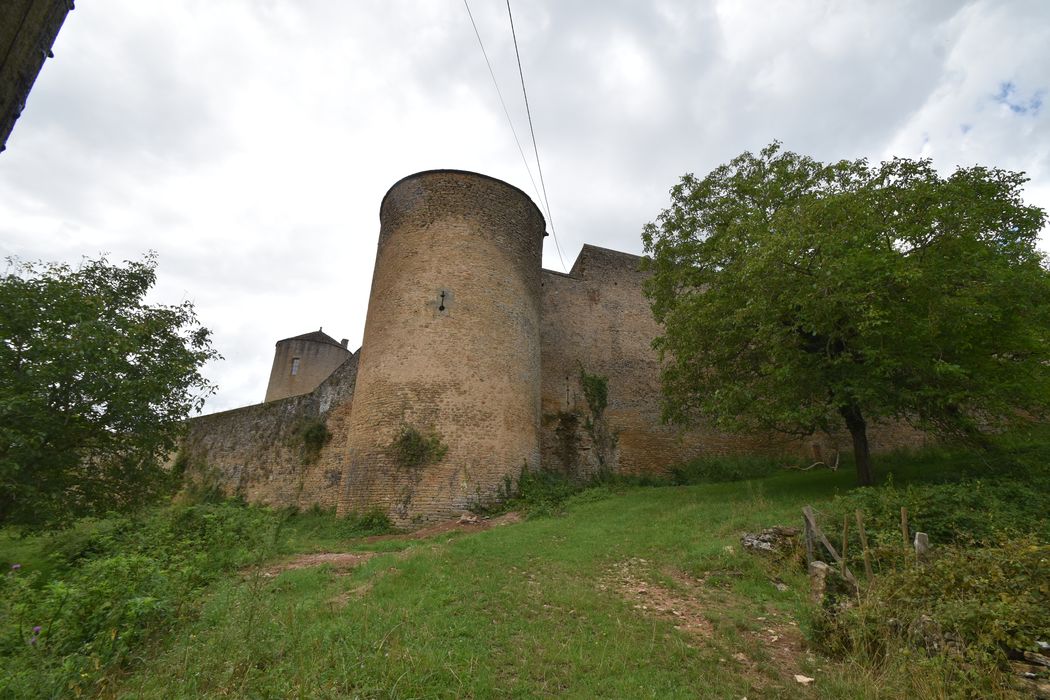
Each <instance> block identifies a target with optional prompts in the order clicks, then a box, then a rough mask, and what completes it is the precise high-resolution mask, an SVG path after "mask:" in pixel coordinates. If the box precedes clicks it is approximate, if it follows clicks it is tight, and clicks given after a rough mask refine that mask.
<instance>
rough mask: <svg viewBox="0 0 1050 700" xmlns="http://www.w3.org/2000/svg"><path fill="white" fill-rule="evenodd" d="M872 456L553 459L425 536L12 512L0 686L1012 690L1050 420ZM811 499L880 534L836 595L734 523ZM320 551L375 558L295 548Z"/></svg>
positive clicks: (199, 692)
mask: <svg viewBox="0 0 1050 700" xmlns="http://www.w3.org/2000/svg"><path fill="white" fill-rule="evenodd" d="M771 463H772V464H775V463H776V461H775V460H774V461H772V462H771ZM881 464H882V465H883V469H882V471H883V473H884V474H885V477H884V483H883V485H881V486H877V487H875V488H868V489H855V488H852V477H851V474H850V473H849V471H848V470H847V469H840V470H839V471H837V472H832V471H829V470H813V471H809V472H805V473H801V472H797V471H789V470H784V469H779V471H777V472H776V473H774V474H771V475H768V476H761V477H758V478H752V479H749V480H744V481H722V480H721V479H722V478H723V477H725V476H727V475H731V473H732V470H731V466H732V464H731V463H729V464H727V465H724V466H723V467H721V468H715V467H714V466H712V465H708V466H707V467H705V472H704V474H703V477H704V478H711V477H714V478H718V479H719V481H718V482H709V481H705V482H701V483H692V484H688V485H681V486H675V485H673V484H671V482H670V481H669V480H668V481H665V482H663V483H661V484H660V487H658V488H652V487H643V486H639V485H638V484H637V483H636V482H631V481H630V480H629V479H625V478H618V479H613V478H609V479H606V480H603V481H601V482H599V483H596V484H591V485H588V486H586V487H585V488H583V490H581V485H580V484H579V482H576V481H573V480H571V479H568V478H565V477H564V475H562V476H560V477H558V476H554V475H549V474H542V473H541V474H536V475H533V478H532V480H531V481H529V480H526V482H525V484H524V489H523V490H522V500H521V501H519V502H518V503H519V505H523V506H524V507H525V508H527V510H528V511H529V513H530V514H531V517H529V518H527V519H526V520H525V521H524V522H521V523H518V524H514V525H508V526H497V527H493V528H491V529H487V530H482V531H480V532H470V531H469V529H470V526H461V527H460V528H459V529H454V530H444V531H442V532H440V533H439V534H435V535H433V536H430V537H428V538H425V539H419V538H416V537H414V536H408V535H397V534H394V535H387V536H385V537H383V538H370V537H366V536H365V535H369V534H373V533H381V532H388V531H389V523H388V522H386V521H385V518H383V517H382V516H381V515H379V514H374V513H373V514H362V515H359V516H355V517H353V518H351V519H348V520H343V519H338V518H335V517H334V516H333V515H332V514H330V513H326V512H323V511H321V510H319V509H310V510H306V511H301V512H295V511H271V510H266V509H263V508H257V507H251V506H247V505H244V504H242V503H237V502H222V503H208V504H185V505H181V506H174V507H166V508H160V509H156V510H153V511H151V512H150V513H148V514H143V515H142V516H140V517H127V516H114V517H111V518H104V519H98V520H83V521H80V522H78V523H77V524H76V525H75V527H73V528H71V529H68V530H66V531H64V532H60V533H54V534H50V535H36V536H32V537H18V536H15V535H14V533H11V534H2V535H0V566H2V567H3V569H4V570H5V571H7V572H9V573H8V574H7V575H5V576H4V578H3V582H2V583H0V585H2V586H3V591H2V595H0V696H12V697H65V696H73V695H75V694H76V692H77V691H79V692H80V693H81V694H82V696H85V697H92V696H102V697H125V696H127V697H158V698H159V697H164V698H170V697H185V698H190V697H193V698H197V697H229V696H233V697H289V696H292V697H294V696H301V697H321V698H324V697H329V698H336V697H347V696H361V697H377V696H381V697H469V696H474V697H497V696H503V697H506V696H519V697H520V696H529V697H534V696H544V695H569V696H587V697H623V698H632V697H712V698H721V697H744V696H747V697H763V696H773V697H804V698H805V697H813V698H816V697H821V698H855V697H955V696H959V697H966V696H970V697H1023V695H1019V694H1018V693H1017V691H1015V690H1013V689H1012V685H1011V684H1012V683H1013V679H1012V677H1011V675H1010V674H1009V673H1008V672H1007V667H1006V666H1005V657H1006V653H1007V652H1005V651H1003V649H1005V648H1006V647H1011V646H1014V645H1024V644H1027V643H1029V642H1030V640H1031V639H1032V638H1033V635H1035V634H1036V633H1037V632H1039V630H1040V629H1041V628H1042V629H1045V628H1046V627H1045V626H1046V625H1047V622H1046V620H1045V617H1044V616H1045V611H1041V610H1039V609H1036V608H1034V607H1033V604H1034V603H1038V602H1040V601H1041V600H1045V593H1044V592H1042V589H1041V588H1040V586H1045V585H1046V583H1045V582H1046V581H1047V578H1045V577H1044V574H1043V573H1042V572H1043V568H1041V567H1045V565H1046V564H1045V561H1046V554H1045V548H1046V544H1047V540H1046V528H1047V517H1046V514H1047V513H1048V512H1050V503H1048V499H1050V489H1046V488H1044V487H1043V484H1045V483H1046V479H1047V465H1048V464H1050V439H1048V436H1047V434H1046V433H1042V432H1038V431H1036V432H1032V433H1030V434H1028V435H1024V436H1017V435H1011V436H1001V437H1000V438H998V439H997V441H996V444H995V449H993V450H991V451H975V450H973V449H969V448H958V449H957V448H951V447H937V448H931V449H930V450H927V451H924V452H914V453H909V454H904V453H900V454H896V455H891V456H888V457H886V458H885V459H883V460H882V462H881ZM756 469H757V468H756ZM757 471H761V469H757ZM691 478H692V477H691ZM886 482H889V483H886ZM1025 484H1028V486H1027V487H1026V488H1022V487H1023V486H1025ZM1014 489H1016V490H1014ZM1011 493H1012V494H1014V496H1015V497H1014V498H1013V505H1014V506H1015V507H1011V501H1010V495H1011ZM806 504H811V505H813V506H814V507H815V508H816V509H817V511H818V513H819V515H820V518H821V522H822V523H824V525H825V526H826V527H827V529H828V530H829V533H830V532H833V531H834V529H835V528H834V527H833V524H834V523H841V517H842V516H843V515H852V513H853V512H854V510H856V509H863V510H864V512H865V513H866V523H867V524H868V527H869V533H868V534H869V537H870V538H871V542H872V547H873V549H874V550H877V552H878V554H877V560H876V572H875V579H874V581H872V582H871V583H870V584H868V583H867V582H865V587H864V591H865V592H864V598H863V599H862V601H861V603H860V604H857V605H854V606H853V607H851V608H848V609H846V610H845V611H844V612H843V613H841V614H840V615H836V616H834V617H828V616H826V615H825V613H824V612H823V611H822V609H820V608H816V607H814V606H812V605H811V604H810V603H809V583H808V580H807V578H806V575H805V573H804V568H803V564H802V561H801V559H800V557H799V552H794V553H792V554H790V555H789V556H786V557H782V558H771V557H764V556H758V555H754V554H750V553H747V552H745V551H743V550H742V549H741V547H740V540H739V538H740V535H741V533H743V532H745V531H750V532H753V531H756V530H758V529H761V528H764V527H768V526H772V525H797V524H798V523H799V522H800V518H799V514H800V509H801V507H802V506H803V505H806ZM900 505H906V506H907V507H908V508H909V509H910V516H911V523H910V524H911V527H912V530H913V531H914V530H922V531H924V532H930V533H931V540H932V542H933V548H934V551H938V552H939V554H938V557H939V558H937V559H936V560H934V561H932V562H931V564H930V565H929V566H930V567H934V568H933V569H927V570H926V571H927V572H928V573H930V574H933V575H932V576H931V575H926V574H924V570H923V569H922V568H920V567H918V566H916V565H914V562H907V561H906V560H905V557H904V548H903V542H902V537H901V534H900V530H899V520H898V518H895V517H893V516H894V514H895V509H896V510H898V511H899V506H900ZM973 512H978V513H983V514H985V518H986V520H987V527H986V528H985V529H984V530H978V528H977V527H976V525H975V524H974V523H973V522H972V521H971V520H967V519H966V518H969V517H972V515H971V514H972V513H973ZM897 515H898V516H899V513H897ZM961 529H965V530H967V531H974V532H977V533H978V534H979V537H975V538H973V541H971V540H970V539H968V538H967V537H965V536H962V535H963V534H964V533H962V532H961V531H960V530H961ZM934 533H936V534H934ZM883 550H885V553H882V552H883ZM319 552H350V553H355V554H356V555H360V557H361V562H360V563H359V564H357V565H356V567H355V568H351V569H340V568H336V567H335V566H333V565H328V564H321V565H314V566H309V567H306V568H299V567H297V566H289V565H286V564H287V563H288V562H290V561H291V562H294V561H295V559H296V558H297V557H299V556H301V555H310V554H316V553H319ZM859 556H860V546H859V543H858V541H857V540H856V538H855V536H854V535H852V534H851V536H850V544H849V555H848V563H849V565H850V566H851V567H852V568H853V569H854V570H855V571H862V570H863V568H862V567H863V564H862V561H861V559H860V558H859ZM13 564H20V565H21V566H20V567H19V568H18V569H14V570H13V569H12V568H11V566H12V565H13ZM968 572H972V575H970V573H968ZM1040 596H1042V598H1040ZM63 600H64V601H65V602H62V601H63ZM1044 607H1045V606H1044ZM880 611H882V612H883V613H887V614H880ZM891 611H892V612H891ZM924 616H925V618H929V620H930V621H931V622H927V621H925V618H924ZM916 620H919V621H921V622H919V623H916V622H915V621H916ZM49 624H50V626H49ZM36 626H40V627H41V631H40V632H39V633H34V631H33V629H34V627H36ZM114 630H116V632H115V633H114ZM34 637H35V639H36V641H35V642H34V641H33V640H34ZM941 640H943V643H944V645H943V647H940V648H937V647H935V646H933V645H934V644H938V643H941ZM795 674H800V675H802V676H804V677H809V678H814V679H815V680H814V681H813V682H812V683H811V684H810V685H806V686H804V685H801V684H799V683H798V682H796V681H795V680H794V675H795Z"/></svg>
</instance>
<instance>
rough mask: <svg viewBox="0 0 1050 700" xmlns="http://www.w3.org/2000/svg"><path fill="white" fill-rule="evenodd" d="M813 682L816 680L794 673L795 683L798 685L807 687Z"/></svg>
mask: <svg viewBox="0 0 1050 700" xmlns="http://www.w3.org/2000/svg"><path fill="white" fill-rule="evenodd" d="M815 680H817V679H816V678H810V677H809V676H803V675H802V674H801V673H796V674H795V682H796V683H799V684H800V685H809V684H810V683H812V682H813V681H815Z"/></svg>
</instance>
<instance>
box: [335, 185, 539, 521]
mask: <svg viewBox="0 0 1050 700" xmlns="http://www.w3.org/2000/svg"><path fill="white" fill-rule="evenodd" d="M380 222H381V228H380V233H379V249H378V252H377V254H376V265H375V272H374V275H373V278H372V292H371V296H370V298H369V304H368V315H367V319H366V321H365V333H364V342H363V345H362V351H361V366H360V369H359V374H358V381H357V386H356V389H355V392H354V401H353V404H354V405H353V411H352V413H351V416H350V427H349V436H348V450H347V455H346V456H347V462H346V464H345V465H344V469H343V491H342V495H341V497H340V501H339V504H340V505H339V508H340V511H341V512H345V511H359V510H365V509H367V508H371V507H375V506H379V507H382V508H383V509H384V510H386V511H387V512H388V513H389V514H390V515H391V517H392V518H393V519H394V520H395V521H397V522H399V523H404V524H407V523H411V522H416V521H421V520H429V519H434V518H439V517H454V516H455V515H456V514H458V513H460V512H462V511H463V510H466V509H468V508H469V507H470V506H471V505H473V504H475V503H479V502H480V503H485V502H489V501H492V500H494V499H496V498H497V497H498V495H499V493H500V492H501V490H503V489H505V488H506V482H507V480H508V479H510V480H511V481H514V480H516V479H517V478H518V476H519V475H520V474H521V471H522V469H523V468H524V469H530V470H535V469H538V468H539V465H540V445H539V427H540V425H539V424H540V333H539V325H540V264H541V253H542V247H543V237H544V221H543V216H542V214H541V213H540V211H539V209H538V208H537V207H536V205H535V204H533V203H532V201H531V200H530V199H529V198H528V196H527V195H525V193H523V192H521V191H520V190H518V189H517V188H515V187H512V186H510V185H508V184H506V183H504V182H500V181H499V180H495V179H493V178H490V177H486V176H484V175H478V174H476V173H464V172H458V171H430V172H424V173H417V174H416V175H412V176H409V177H407V178H405V179H404V180H401V181H400V182H398V183H397V184H395V185H394V186H393V187H392V188H391V189H390V191H389V192H388V193H387V195H386V197H385V198H384V199H383V203H382V206H381V207H380ZM405 425H410V426H413V427H414V428H416V429H417V430H419V431H421V432H426V433H432V434H434V435H437V436H439V437H440V440H441V442H442V443H443V444H445V445H447V447H448V450H447V452H446V454H445V455H444V456H443V458H442V459H440V460H439V461H437V462H436V463H432V464H427V465H426V466H424V467H422V468H419V469H406V468H405V466H404V465H402V464H399V463H398V460H397V459H396V457H395V455H393V454H392V452H391V449H390V446H391V444H392V443H393V441H394V440H395V438H396V437H397V435H398V433H399V431H400V430H401V428H402V426H405Z"/></svg>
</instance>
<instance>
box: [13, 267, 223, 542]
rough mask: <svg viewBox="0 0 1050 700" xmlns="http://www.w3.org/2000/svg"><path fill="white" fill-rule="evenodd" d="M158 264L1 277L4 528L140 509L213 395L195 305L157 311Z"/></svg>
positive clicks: (18, 271) (32, 270)
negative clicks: (188, 423)
mask: <svg viewBox="0 0 1050 700" xmlns="http://www.w3.org/2000/svg"><path fill="white" fill-rule="evenodd" d="M155 281H156V257H155V255H153V254H149V255H147V256H146V257H145V258H144V259H143V261H142V262H130V261H129V262H126V263H125V264H124V265H123V266H120V265H111V264H109V263H108V262H107V261H106V259H105V258H101V259H99V260H87V261H85V262H83V263H82V264H81V265H80V266H79V267H77V268H75V269H74V268H71V267H69V266H66V265H59V264H44V263H23V262H18V261H16V260H8V270H7V272H6V274H4V275H3V276H2V277H0V524H16V525H19V526H22V527H38V526H44V525H58V524H62V523H65V522H68V521H69V520H71V519H72V518H75V517H78V516H81V515H86V514H95V513H99V512H103V511H106V510H122V509H126V508H130V507H133V506H135V505H137V504H139V503H142V502H144V501H146V500H147V499H149V498H151V497H153V496H155V495H156V494H157V492H158V491H159V490H160V489H161V488H163V486H164V484H165V483H166V481H167V478H166V474H165V472H164V471H163V469H161V466H160V462H161V460H162V459H163V458H164V456H165V455H167V454H169V453H170V451H171V450H172V449H173V448H174V446H175V443H176V440H177V438H178V435H179V430H180V427H181V425H182V421H183V420H184V419H185V418H186V417H187V415H188V414H189V412H190V411H191V410H197V409H199V408H200V407H201V406H202V405H203V403H204V399H205V397H206V396H208V395H209V394H210V393H212V391H214V389H213V387H212V386H211V385H210V384H209V382H208V381H207V380H206V379H204V377H202V376H201V374H200V372H199V370H200V367H201V365H202V364H203V363H204V362H206V361H207V360H209V359H212V358H215V357H218V355H217V353H216V352H215V351H214V350H212V348H211V344H210V340H209V332H208V331H207V330H206V329H204V328H202V327H200V326H199V324H198V323H197V319H196V316H195V314H194V309H193V305H192V304H191V303H190V302H183V303H181V304H178V305H176V306H163V305H148V304H146V303H145V302H144V298H145V296H146V293H147V292H148V291H149V289H150V288H151V287H152V286H153V284H154V282H155Z"/></svg>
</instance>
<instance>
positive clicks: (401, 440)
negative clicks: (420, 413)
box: [390, 425, 448, 469]
mask: <svg viewBox="0 0 1050 700" xmlns="http://www.w3.org/2000/svg"><path fill="white" fill-rule="evenodd" d="M390 450H391V452H393V454H394V457H395V459H397V462H398V464H400V465H401V466H402V467H404V468H405V469H419V468H420V467H424V466H426V465H428V464H434V463H435V462H440V461H441V460H442V459H443V458H444V457H445V453H447V452H448V445H446V444H444V443H443V442H441V436H440V435H438V434H437V433H427V434H425V435H424V434H423V433H421V432H419V430H418V429H416V428H415V427H413V426H411V425H403V426H401V431H400V432H399V433H398V434H397V437H396V438H394V442H393V443H391V445H390Z"/></svg>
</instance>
